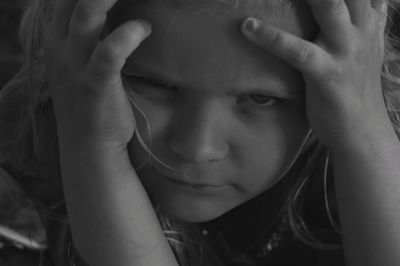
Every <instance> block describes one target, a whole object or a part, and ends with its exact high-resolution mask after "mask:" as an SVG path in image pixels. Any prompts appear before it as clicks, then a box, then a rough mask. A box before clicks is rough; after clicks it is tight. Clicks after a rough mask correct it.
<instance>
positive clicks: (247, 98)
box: [240, 94, 279, 107]
mask: <svg viewBox="0 0 400 266" xmlns="http://www.w3.org/2000/svg"><path fill="white" fill-rule="evenodd" d="M240 101H241V102H242V103H245V104H250V105H256V106H258V107H269V106H272V105H274V104H276V103H277V102H278V101H279V100H278V99H277V98H274V97H271V96H267V95H262V94H249V95H244V96H241V97H240Z"/></svg>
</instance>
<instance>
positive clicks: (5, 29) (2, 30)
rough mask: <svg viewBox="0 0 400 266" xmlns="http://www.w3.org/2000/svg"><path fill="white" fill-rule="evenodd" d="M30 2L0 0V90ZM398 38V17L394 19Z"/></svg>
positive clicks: (16, 58)
mask: <svg viewBox="0 0 400 266" xmlns="http://www.w3.org/2000/svg"><path fill="white" fill-rule="evenodd" d="M28 1H31V0H0V89H1V87H3V86H4V84H5V83H6V82H7V81H8V80H10V79H11V78H12V76H13V75H14V74H15V73H16V72H17V71H18V69H19V66H20V64H21V61H22V55H21V53H22V51H21V48H20V46H19V43H18V25H19V20H20V18H21V14H22V12H23V8H24V4H25V3H27V2H28ZM394 22H395V23H394V25H395V28H396V31H397V36H400V16H399V15H398V16H397V17H396V18H395V21H394Z"/></svg>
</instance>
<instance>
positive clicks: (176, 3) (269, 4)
mask: <svg viewBox="0 0 400 266" xmlns="http://www.w3.org/2000/svg"><path fill="white" fill-rule="evenodd" d="M144 1H162V2H164V3H165V2H166V3H168V4H169V5H171V6H173V7H175V8H181V9H185V8H187V7H192V6H191V5H190V3H192V4H193V2H199V0H122V1H120V3H121V6H124V4H129V3H137V2H144ZM214 1H216V2H218V3H220V4H221V5H225V6H228V7H230V8H249V7H250V8H251V7H253V8H254V7H255V8H260V7H265V8H274V9H289V8H291V7H292V6H293V4H294V3H295V2H294V1H295V0H214Z"/></svg>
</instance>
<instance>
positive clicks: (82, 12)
mask: <svg viewBox="0 0 400 266" xmlns="http://www.w3.org/2000/svg"><path fill="white" fill-rule="evenodd" d="M93 15H94V7H93V6H92V4H90V3H89V2H88V1H79V3H78V4H77V5H76V8H75V10H74V17H75V18H76V19H78V20H84V19H87V18H89V17H91V16H93Z"/></svg>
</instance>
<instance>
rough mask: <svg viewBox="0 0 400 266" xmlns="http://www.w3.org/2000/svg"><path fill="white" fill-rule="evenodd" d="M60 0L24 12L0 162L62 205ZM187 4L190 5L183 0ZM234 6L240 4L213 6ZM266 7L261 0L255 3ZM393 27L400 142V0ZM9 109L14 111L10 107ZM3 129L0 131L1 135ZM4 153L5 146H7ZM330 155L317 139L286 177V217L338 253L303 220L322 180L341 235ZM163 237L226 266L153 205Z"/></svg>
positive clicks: (391, 59)
mask: <svg viewBox="0 0 400 266" xmlns="http://www.w3.org/2000/svg"><path fill="white" fill-rule="evenodd" d="M55 1H56V0H31V1H29V4H28V5H27V6H26V8H25V12H24V16H23V19H22V21H21V26H20V41H21V45H22V48H23V51H24V60H23V65H22V68H21V69H20V71H19V73H18V74H17V75H16V76H15V77H14V78H13V79H12V80H11V81H10V82H9V83H8V84H7V85H6V86H5V87H4V88H3V89H2V90H1V91H0V117H2V118H3V117H7V118H8V121H11V122H10V123H12V125H10V127H13V128H15V129H16V130H15V132H17V134H15V136H14V137H13V138H12V139H10V140H8V142H7V143H6V144H3V146H2V147H3V148H2V150H0V153H1V154H0V159H7V160H8V161H10V162H12V163H13V164H14V165H15V167H17V168H18V169H19V170H20V171H21V172H23V173H26V174H28V175H29V176H32V177H35V178H32V180H24V181H25V182H26V183H27V184H26V187H28V188H30V189H31V190H32V193H34V194H35V195H37V197H38V198H39V199H41V200H42V201H43V202H45V203H48V204H51V203H52V202H54V201H57V200H62V198H63V196H62V188H61V182H60V179H61V178H60V170H59V159H58V158H59V157H58V143H57V131H56V124H55V117H54V112H53V109H52V102H51V97H50V93H49V88H48V60H47V54H46V53H47V51H46V45H47V43H46V40H47V38H48V34H49V27H48V26H49V25H50V23H51V20H52V12H53V7H54V2H55ZM180 1H185V0H180ZM216 1H223V2H226V3H228V4H231V5H232V6H233V7H234V6H235V5H236V2H237V1H239V0H236V1H235V0H231V1H227V0H216ZM254 1H262V0H254ZM387 2H388V6H389V8H388V11H387V12H388V23H387V25H386V29H385V55H384V63H383V67H382V88H383V95H384V99H385V102H386V107H387V112H388V114H389V117H390V119H391V121H392V124H393V127H394V129H395V131H396V133H397V135H398V136H399V137H400V109H399V108H400V53H399V50H398V48H399V43H400V41H399V39H398V37H396V35H394V34H393V31H394V29H395V28H394V26H395V23H394V21H393V18H394V17H395V15H396V14H395V13H396V10H397V6H398V5H399V4H400V0H387ZM11 106H12V108H11ZM3 128H5V127H4V125H2V130H3ZM4 147H5V148H4ZM330 167H331V166H330V162H329V151H328V150H327V148H326V147H324V146H323V145H322V144H321V143H320V142H319V141H318V139H317V138H316V137H315V136H314V135H310V136H309V137H308V139H307V143H305V145H304V146H303V149H302V151H301V153H300V156H299V159H298V160H297V161H296V162H295V164H294V165H293V167H292V169H291V170H290V171H289V173H288V174H287V177H286V178H285V179H286V180H288V183H287V188H288V191H287V199H286V201H285V204H284V206H283V211H284V213H285V214H286V215H287V217H288V220H289V225H290V228H291V230H292V231H293V233H294V234H295V236H297V238H298V239H300V240H301V241H303V242H304V243H305V244H307V245H309V246H312V247H315V248H320V249H325V248H326V249H330V248H336V247H337V245H336V244H332V243H327V242H325V241H324V240H321V239H318V238H317V237H315V236H314V235H313V233H312V230H310V228H309V227H308V225H307V222H306V221H305V219H304V217H303V207H304V201H305V197H306V193H305V192H306V191H307V186H308V184H310V182H311V180H312V178H313V177H314V176H317V177H318V178H321V177H320V175H322V176H323V186H322V187H321V189H322V190H323V192H324V200H325V205H326V211H327V215H328V217H329V220H330V222H331V225H332V228H333V229H334V230H337V231H338V230H339V229H338V225H337V221H336V220H335V217H334V216H335V215H334V211H335V210H334V209H335V208H334V206H332V205H330V203H331V202H330V201H329V197H331V196H332V195H328V188H327V186H328V184H329V179H330V178H331V177H330V175H331V172H332V171H330ZM155 209H156V211H157V214H158V218H159V220H160V224H161V226H162V227H163V230H164V233H165V236H166V238H167V240H168V241H169V243H170V245H171V247H172V248H173V250H174V253H175V255H176V257H177V259H178V261H179V262H180V264H181V265H221V264H222V263H221V261H220V260H219V259H218V256H217V255H216V254H213V252H212V251H211V250H210V249H209V248H208V246H207V243H205V240H204V239H203V238H202V237H201V234H200V232H199V231H198V230H197V228H196V227H195V226H193V225H189V224H184V223H178V222H176V221H173V220H171V219H169V218H168V217H165V216H164V215H163V214H162V213H161V212H160V211H159V210H158V208H157V207H156V206H155Z"/></svg>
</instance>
